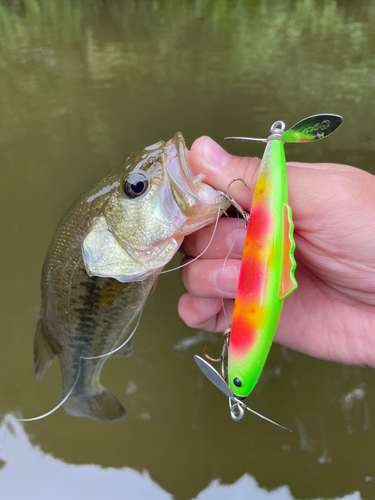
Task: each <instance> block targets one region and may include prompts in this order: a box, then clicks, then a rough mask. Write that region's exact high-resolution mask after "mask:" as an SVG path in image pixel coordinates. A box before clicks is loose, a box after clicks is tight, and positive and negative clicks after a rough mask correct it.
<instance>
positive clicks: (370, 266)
mask: <svg viewBox="0 0 375 500" xmlns="http://www.w3.org/2000/svg"><path fill="white" fill-rule="evenodd" d="M190 162H191V166H192V168H193V170H194V172H195V173H196V174H198V173H200V172H205V173H206V174H207V177H206V182H207V183H208V184H210V185H212V186H213V187H215V188H216V189H220V190H222V191H224V192H225V191H226V188H227V185H228V184H229V182H230V181H231V180H232V179H234V178H238V177H240V178H242V179H244V180H245V181H246V183H247V184H248V185H249V186H250V188H251V189H252V190H253V189H254V187H255V183H256V177H257V173H258V166H259V165H260V160H259V159H258V158H240V157H236V156H231V155H229V153H227V152H226V151H224V150H223V149H222V148H221V147H220V146H219V145H218V144H216V143H215V142H214V141H212V140H211V139H209V138H208V137H201V138H199V139H197V140H196V141H195V143H194V144H193V146H192V148H191V152H190ZM287 175H288V187H289V205H290V206H291V208H292V216H293V220H294V239H295V242H296V250H295V257H296V261H297V269H296V279H297V282H298V288H297V290H296V291H295V292H294V293H293V294H292V295H290V296H289V297H287V298H286V299H285V301H284V306H283V311H282V313H281V317H280V322H279V325H278V328H277V331H276V335H275V341H276V342H279V343H281V344H283V345H285V346H287V347H291V348H292V349H296V350H298V351H301V352H304V353H306V354H310V355H311V356H316V357H319V358H323V359H328V360H331V361H336V362H340V363H345V364H352V365H358V366H372V367H375V176H373V175H371V174H369V173H367V172H364V171H362V170H359V169H356V168H354V167H350V166H347V165H336V164H330V163H321V164H308V163H294V162H293V163H288V164H287ZM231 195H232V196H233V198H234V199H235V200H236V201H237V202H238V203H239V204H240V205H241V206H242V207H243V208H244V209H245V210H247V211H250V207H251V198H252V192H251V191H249V190H248V189H247V188H246V187H245V186H244V185H243V184H242V183H240V182H235V183H233V184H232V186H231ZM212 230H213V228H212V226H210V227H205V228H203V229H201V230H200V231H197V232H196V233H193V234H191V235H190V236H188V237H186V238H185V240H184V243H183V246H182V251H183V252H184V253H185V254H186V255H187V257H196V256H197V255H199V254H200V253H201V252H202V251H203V250H204V249H205V247H206V246H207V244H208V242H209V240H210V238H211V235H212ZM245 235H246V230H245V228H244V223H243V221H242V220H240V221H238V219H236V218H224V217H223V218H221V219H220V220H219V223H218V227H217V231H216V233H215V235H214V238H213V241H212V243H211V245H210V247H209V248H208V250H207V251H206V252H205V253H204V254H203V256H202V257H201V258H199V259H198V260H197V261H195V262H193V263H191V264H190V265H188V266H185V267H184V268H182V279H183V282H184V285H185V286H186V288H187V290H188V292H189V293H187V294H185V295H183V296H182V297H181V298H180V301H179V314H180V317H181V318H182V319H183V320H184V321H185V323H186V324H187V325H189V326H191V327H193V328H202V329H204V330H209V331H216V332H219V331H220V332H222V331H224V330H225V329H226V328H227V327H228V324H229V323H230V322H231V316H232V311H233V303H234V297H235V294H236V289H237V281H238V274H239V269H240V266H241V257H242V248H243V245H244V241H245ZM233 242H234V245H233V248H232V250H231V252H230V254H229V256H228V260H227V261H226V264H225V267H224V269H223V264H224V260H225V258H226V257H227V254H228V251H229V250H230V248H231V246H232V244H233ZM221 297H223V298H224V306H225V310H226V311H227V314H224V312H223V309H222V300H221Z"/></svg>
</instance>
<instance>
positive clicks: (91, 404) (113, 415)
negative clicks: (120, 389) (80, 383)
mask: <svg viewBox="0 0 375 500" xmlns="http://www.w3.org/2000/svg"><path fill="white" fill-rule="evenodd" d="M64 410H65V411H66V413H68V414H69V415H72V416H73V417H88V418H92V419H93V420H101V421H103V422H110V421H114V420H120V419H122V418H124V417H125V415H126V410H125V408H124V407H123V406H122V404H121V403H120V401H119V400H118V399H117V398H116V396H115V395H114V394H112V393H111V392H109V391H108V390H107V389H105V388H104V387H102V386H100V392H98V393H97V394H94V395H93V396H91V397H85V396H75V395H74V393H73V394H72V395H71V396H70V397H69V398H68V399H67V401H66V402H65V403H64Z"/></svg>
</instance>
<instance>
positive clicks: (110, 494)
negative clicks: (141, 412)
mask: <svg viewBox="0 0 375 500" xmlns="http://www.w3.org/2000/svg"><path fill="white" fill-rule="evenodd" d="M12 427H13V429H14V433H10V432H7V433H6V439H5V441H4V442H3V443H2V445H3V446H2V448H0V456H1V459H2V460H4V462H5V466H4V468H3V469H1V470H0V490H1V497H0V498H1V500H24V499H30V500H50V499H51V498H53V499H54V500H60V499H61V500H66V499H67V498H69V499H70V500H75V499H79V500H86V499H87V500H88V499H90V500H96V499H97V500H99V499H100V500H103V499H104V498H110V499H111V500H116V499H119V500H120V499H121V500H124V499H127V498H129V499H130V500H146V499H147V500H149V499H150V500H159V499H160V500H167V499H171V498H173V497H172V495H170V494H169V493H167V492H166V491H164V490H163V489H162V488H161V487H160V486H159V485H158V484H156V483H155V482H154V481H153V480H152V479H151V477H150V476H149V474H148V472H147V471H143V472H137V471H135V470H133V469H131V468H129V467H125V468H123V469H113V468H107V469H101V468H100V467H98V466H97V465H72V464H67V463H65V462H61V461H60V460H57V459H55V458H53V457H52V456H50V455H47V454H45V453H43V452H42V451H41V450H40V449H39V448H38V447H36V446H32V445H31V443H30V442H29V440H28V437H27V435H26V433H25V431H24V429H23V427H22V426H21V424H19V423H18V422H16V421H14V420H13V419H12ZM0 435H1V439H2V440H3V436H4V435H5V425H4V424H3V425H2V426H1V428H0ZM232 498H235V499H236V500H245V499H246V500H249V499H251V500H292V499H293V497H292V495H291V494H290V492H289V488H288V487H287V486H283V487H281V488H278V489H276V490H273V491H271V492H268V491H266V490H263V489H261V488H259V486H258V485H257V483H256V481H255V480H254V479H253V478H252V477H251V476H249V475H248V474H245V475H244V476H242V477H241V478H240V479H239V480H238V481H236V482H235V483H234V484H231V485H223V484H220V482H219V481H213V482H212V483H211V484H210V485H209V486H208V487H207V488H206V489H205V490H203V491H201V493H199V495H198V496H197V497H196V500H229V499H232ZM343 500H361V496H360V494H359V493H358V492H356V493H353V494H351V495H347V496H345V497H344V498H343Z"/></svg>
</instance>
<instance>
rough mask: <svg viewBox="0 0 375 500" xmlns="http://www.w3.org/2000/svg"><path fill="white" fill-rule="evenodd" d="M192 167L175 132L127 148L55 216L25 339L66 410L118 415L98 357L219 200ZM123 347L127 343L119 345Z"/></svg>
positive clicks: (122, 334) (116, 341)
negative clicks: (55, 375) (55, 373)
mask: <svg viewBox="0 0 375 500" xmlns="http://www.w3.org/2000/svg"><path fill="white" fill-rule="evenodd" d="M203 177H204V176H202V175H199V176H194V174H193V173H192V171H191V169H190V167H189V152H188V150H187V149H186V146H185V141H184V138H183V136H182V134H180V133H179V132H178V133H176V134H175V136H174V137H173V139H171V140H170V141H168V142H167V143H164V142H162V141H161V142H158V143H156V144H154V145H152V146H149V147H147V148H145V149H143V150H141V151H136V152H133V153H131V154H130V155H128V156H127V157H126V158H125V159H124V160H123V162H122V163H121V164H120V165H119V166H118V167H117V168H116V169H115V170H113V171H112V172H111V173H110V174H109V175H107V176H106V177H105V178H104V179H103V180H101V181H100V182H98V183H97V184H95V185H93V186H91V187H90V188H89V189H88V190H87V191H86V192H84V193H83V194H82V195H81V196H80V197H79V198H78V199H77V201H76V202H75V203H74V204H73V205H72V207H71V208H70V209H69V210H68V212H67V213H66V214H65V215H64V217H63V218H62V220H61V221H60V223H59V225H58V227H57V229H56V232H55V235H54V237H53V240H52V243H51V245H50V247H49V250H48V252H47V255H46V258H45V262H44V265H43V272H42V307H41V311H40V319H39V322H38V325H37V330H36V334H35V341H34V369H35V374H36V378H37V380H40V379H41V377H42V376H43V374H44V373H45V371H46V369H47V368H48V366H49V365H50V363H51V361H52V359H53V357H54V356H55V355H57V356H58V357H59V359H60V364H61V370H62V375H63V397H65V395H67V394H68V393H69V391H70V390H71V388H72V387H73V384H74V383H75V381H76V379H77V374H78V370H79V367H80V365H81V373H80V376H79V378H78V381H77V383H76V386H75V387H74V390H73V392H72V394H71V395H70V397H69V398H68V399H67V401H66V402H65V404H64V408H65V410H66V412H67V413H69V414H70V415H74V416H86V417H91V418H93V419H96V420H117V419H120V418H122V417H123V416H124V415H125V409H124V407H123V406H122V404H121V403H120V402H119V401H118V400H117V398H116V397H115V396H114V395H113V394H111V393H110V392H109V391H108V390H107V389H105V388H104V387H103V386H102V385H101V384H100V383H99V374H100V370H101V369H102V367H103V364H104V363H105V361H106V359H107V358H99V359H94V360H80V357H81V356H83V357H91V356H99V355H102V354H105V353H107V352H110V351H112V350H113V349H115V348H116V347H118V346H120V345H121V344H123V343H124V341H125V340H126V339H127V338H128V336H129V335H130V333H131V326H132V324H133V323H134V320H135V318H136V317H137V315H138V314H139V313H140V310H141V309H142V307H143V306H144V304H145V302H146V301H147V299H148V297H149V296H150V295H151V293H152V292H153V290H154V288H155V286H156V281H157V278H158V274H159V272H160V271H161V269H162V268H163V266H164V265H165V264H167V263H168V262H169V261H170V260H171V258H172V257H173V256H174V254H175V253H176V252H177V250H178V248H179V247H180V245H181V243H182V240H183V238H184V236H185V235H187V234H190V233H192V232H193V231H196V230H198V229H200V228H202V227H204V226H205V225H207V224H210V223H211V222H213V221H215V219H216V217H217V216H218V212H219V210H220V209H225V208H227V207H228V204H227V203H226V202H223V201H220V200H219V198H218V192H217V191H216V190H214V189H213V188H211V187H210V186H208V185H207V184H205V183H203V182H202V179H203ZM128 353H129V347H128V345H127V346H125V348H124V354H128Z"/></svg>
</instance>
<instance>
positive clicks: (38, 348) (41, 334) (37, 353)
mask: <svg viewBox="0 0 375 500" xmlns="http://www.w3.org/2000/svg"><path fill="white" fill-rule="evenodd" d="M55 354H56V352H55V350H54V349H53V346H52V344H51V342H50V340H49V338H48V336H47V334H46V331H45V328H44V324H43V320H42V319H39V321H38V324H37V326H36V332H35V337H34V372H35V378H36V379H37V381H38V382H39V380H40V379H41V378H42V377H43V375H44V374H45V372H46V370H47V368H48V367H49V365H50V364H51V362H52V360H53V358H54V356H55Z"/></svg>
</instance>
